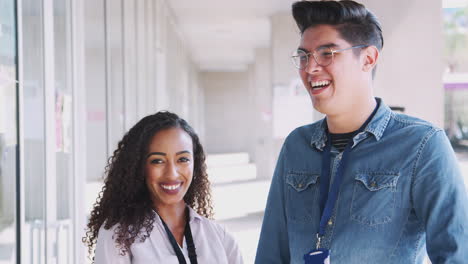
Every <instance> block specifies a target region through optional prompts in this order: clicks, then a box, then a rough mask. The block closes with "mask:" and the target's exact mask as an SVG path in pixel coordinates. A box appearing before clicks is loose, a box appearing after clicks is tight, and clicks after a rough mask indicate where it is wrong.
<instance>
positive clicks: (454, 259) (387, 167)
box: [255, 99, 468, 264]
mask: <svg viewBox="0 0 468 264" xmlns="http://www.w3.org/2000/svg"><path fill="white" fill-rule="evenodd" d="M377 100H379V101H380V105H379V108H378V110H377V112H376V114H375V115H374V117H373V118H372V120H371V121H370V122H369V124H368V125H367V127H366V129H365V130H364V132H362V133H359V134H357V135H356V136H355V137H354V138H353V141H354V144H353V146H352V150H351V152H350V153H349V159H348V164H347V167H346V169H345V171H344V174H343V182H342V185H341V188H340V192H339V194H338V198H337V201H336V204H335V208H334V210H333V214H332V217H331V219H330V221H328V223H327V226H326V232H325V236H324V237H323V238H322V242H321V244H322V247H323V248H328V249H330V250H331V263H335V264H336V263H346V264H366V263H379V264H386V263H398V264H400V263H405V264H406V263H423V260H424V257H425V254H426V250H427V253H428V255H429V258H430V259H431V261H432V263H433V264H437V263H460V264H461V263H468V198H467V191H466V189H465V186H464V183H463V179H462V175H461V172H460V169H459V167H458V163H457V159H456V157H455V154H454V152H453V150H452V147H451V146H450V143H449V141H448V139H447V137H446V135H445V133H444V131H443V130H441V129H439V128H436V127H434V126H433V125H431V124H430V123H428V122H425V121H422V120H419V119H417V118H413V117H410V116H407V115H403V114H397V113H395V112H392V111H391V110H390V109H389V108H388V106H386V105H385V104H384V103H383V102H382V101H381V100H380V99H377ZM325 129H326V121H325V120H321V121H318V122H316V123H314V124H311V125H307V126H303V127H299V128H297V129H296V130H294V131H293V132H291V134H290V135H289V136H288V137H287V139H286V141H285V143H284V145H283V147H282V150H281V153H280V156H279V158H278V163H277V165H276V169H275V173H274V175H273V179H272V183H271V187H270V191H269V195H268V201H267V205H266V209H265V215H264V219H263V225H262V231H261V234H260V241H259V245H258V249H257V255H256V260H255V263H259V264H264V263H265V264H273V263H304V260H303V255H304V254H306V253H307V252H309V251H310V250H311V249H314V248H315V245H316V241H317V238H316V234H317V231H318V228H319V222H320V215H321V212H320V209H319V195H320V193H319V185H320V173H321V167H322V152H323V149H324V147H325V144H326V141H327V135H326V132H325V131H326V130H325ZM331 154H332V155H331V156H332V159H331V164H330V167H331V170H330V171H331V180H332V182H333V179H334V176H335V173H336V169H337V167H338V166H339V164H340V162H341V158H342V153H339V152H338V151H337V150H336V149H334V148H333V147H332V152H331Z"/></svg>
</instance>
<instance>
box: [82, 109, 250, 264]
mask: <svg viewBox="0 0 468 264" xmlns="http://www.w3.org/2000/svg"><path fill="white" fill-rule="evenodd" d="M106 176H107V177H106V179H105V181H104V187H103V189H102V192H101V193H100V195H99V197H98V199H97V202H96V204H95V206H94V209H93V211H92V212H91V218H90V220H89V223H88V229H87V233H86V237H85V238H84V239H83V240H84V242H85V243H86V244H87V245H88V250H89V253H90V255H91V254H92V251H93V248H94V246H96V252H95V253H96V255H95V262H96V263H99V264H100V263H145V264H146V263H168V264H170V263H174V264H175V263H191V264H193V263H242V257H241V254H240V252H239V249H238V246H237V244H236V242H235V241H234V239H233V237H232V236H231V235H230V234H229V233H227V232H226V230H225V229H224V228H223V227H221V226H220V225H218V224H216V223H215V222H213V221H211V220H209V219H208V218H212V206H211V196H210V183H209V181H208V176H207V174H206V166H205V154H204V152H203V148H202V146H201V144H200V141H199V139H198V136H197V135H196V134H195V132H194V131H193V129H192V128H191V127H190V126H189V125H188V124H187V122H186V121H185V120H183V119H181V118H179V117H178V116H177V115H176V114H173V113H169V112H158V113H156V114H154V115H150V116H147V117H145V118H143V119H142V120H141V121H140V122H138V123H137V124H136V125H135V126H134V127H133V128H131V129H130V131H129V132H128V133H127V134H126V135H125V136H124V137H123V139H122V141H120V142H119V144H118V148H117V150H116V151H114V155H113V156H112V158H111V159H110V160H109V164H108V166H107V167H106Z"/></svg>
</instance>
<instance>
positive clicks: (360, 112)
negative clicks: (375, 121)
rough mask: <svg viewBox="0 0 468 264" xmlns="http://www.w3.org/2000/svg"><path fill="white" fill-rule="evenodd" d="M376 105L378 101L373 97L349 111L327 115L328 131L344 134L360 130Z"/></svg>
mask: <svg viewBox="0 0 468 264" xmlns="http://www.w3.org/2000/svg"><path fill="white" fill-rule="evenodd" d="M376 105H377V101H376V100H375V99H374V98H372V99H370V100H369V101H368V102H366V103H365V104H363V105H361V107H357V108H356V109H354V110H353V111H350V112H348V113H343V114H338V115H327V126H328V131H329V132H330V133H333V134H343V133H350V132H354V131H356V130H358V129H359V128H360V127H361V126H362V124H364V122H366V120H367V118H369V116H370V115H371V114H372V112H373V111H374V109H375V107H376Z"/></svg>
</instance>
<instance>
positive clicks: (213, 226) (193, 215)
mask: <svg viewBox="0 0 468 264" xmlns="http://www.w3.org/2000/svg"><path fill="white" fill-rule="evenodd" d="M189 209H190V219H191V221H196V222H198V223H199V224H200V225H201V226H202V227H203V228H204V229H210V230H212V231H213V232H215V233H217V234H218V235H220V236H221V238H222V239H223V238H224V236H225V235H226V227H225V226H224V225H222V224H220V223H218V222H217V221H216V220H213V219H208V218H206V217H205V216H202V215H199V214H198V213H197V212H196V211H195V210H193V209H192V208H190V207H189Z"/></svg>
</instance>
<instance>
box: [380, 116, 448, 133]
mask: <svg viewBox="0 0 468 264" xmlns="http://www.w3.org/2000/svg"><path fill="white" fill-rule="evenodd" d="M393 121H394V122H392V123H390V124H389V125H390V127H389V128H390V130H398V129H404V130H408V131H411V133H416V134H427V133H433V132H436V131H441V130H442V129H441V128H439V127H437V126H436V125H434V124H432V123H431V122H429V121H426V120H423V119H421V118H417V117H414V116H410V115H406V114H401V113H394V114H393Z"/></svg>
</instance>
